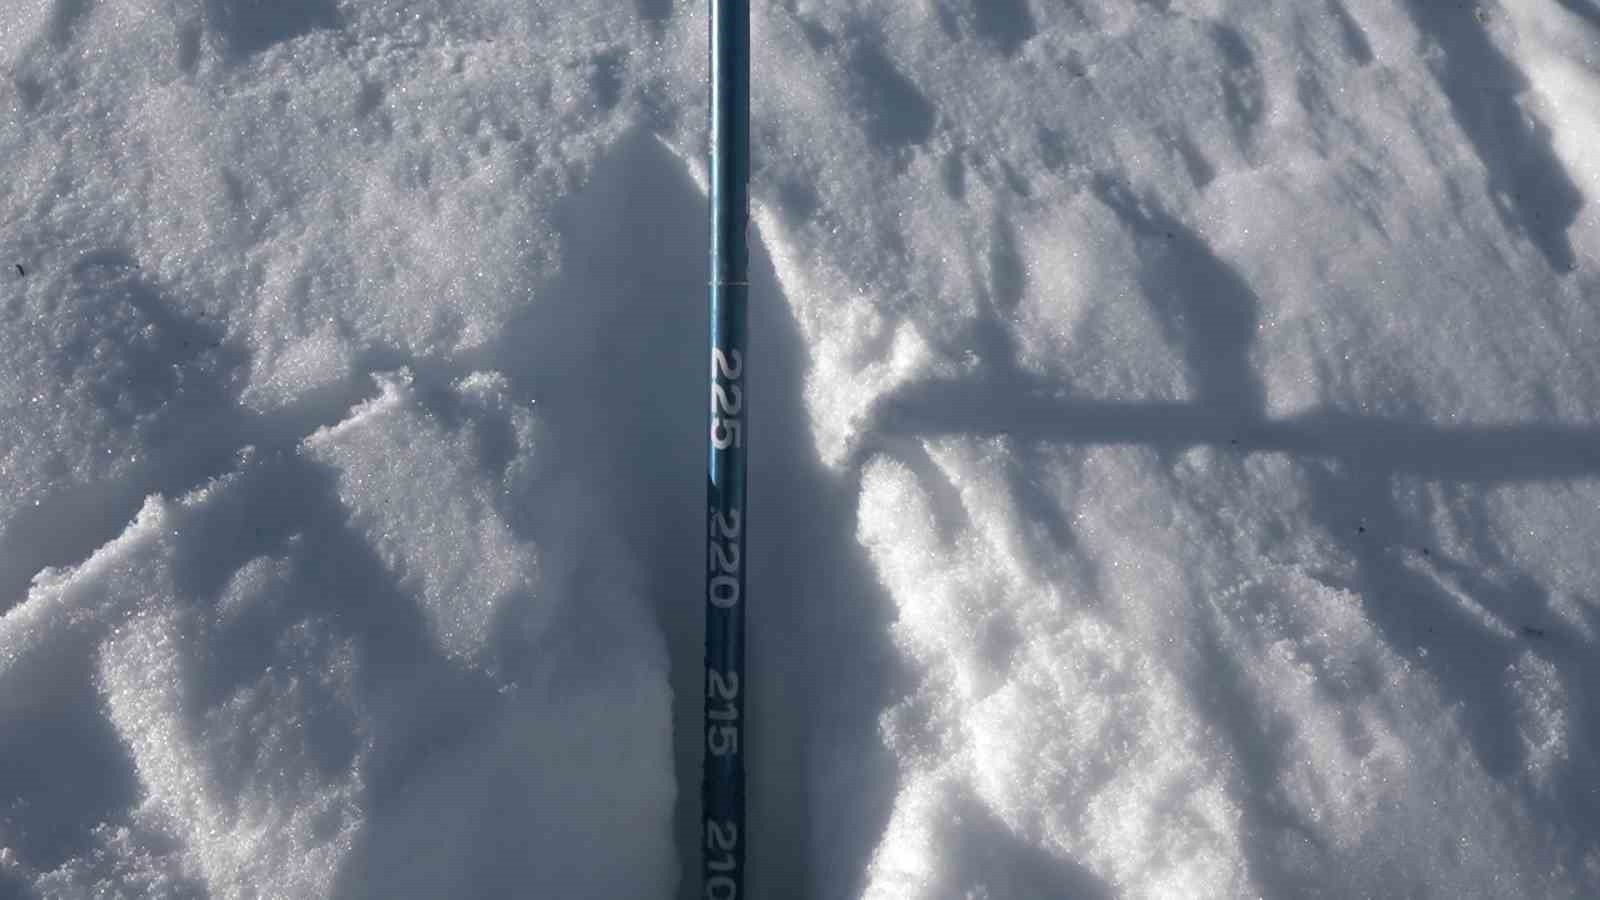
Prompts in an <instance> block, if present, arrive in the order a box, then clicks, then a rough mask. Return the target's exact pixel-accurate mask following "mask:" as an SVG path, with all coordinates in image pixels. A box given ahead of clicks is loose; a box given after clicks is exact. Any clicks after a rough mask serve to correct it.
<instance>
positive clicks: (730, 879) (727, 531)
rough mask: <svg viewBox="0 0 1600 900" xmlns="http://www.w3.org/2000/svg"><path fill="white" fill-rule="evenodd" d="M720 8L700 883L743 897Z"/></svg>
mask: <svg viewBox="0 0 1600 900" xmlns="http://www.w3.org/2000/svg"><path fill="white" fill-rule="evenodd" d="M710 3H711V291H710V293H711V356H710V360H709V363H710V374H711V378H710V386H711V392H710V402H711V420H710V442H709V443H710V459H709V465H708V472H707V475H708V476H709V477H708V481H707V491H706V495H707V498H708V500H709V503H708V504H707V507H708V513H707V515H706V534H707V538H708V542H707V550H706V683H705V692H706V693H705V699H706V715H705V734H706V745H705V764H704V769H703V772H702V781H701V786H700V794H701V806H702V816H701V832H702V833H701V843H700V847H701V860H702V864H701V884H702V889H703V893H702V896H703V897H704V898H706V900H742V898H743V897H744V896H745V894H744V859H745V844H746V839H747V833H746V829H745V821H744V753H745V750H746V749H747V747H746V743H745V739H744V736H745V728H744V723H745V709H744V696H745V687H746V686H745V682H744V610H745V600H746V597H745V590H744V570H745V566H744V560H745V552H744V546H745V532H746V525H747V523H746V522H745V505H744V496H745V495H744V488H745V444H746V442H747V440H748V437H749V436H748V435H747V434H746V429H745V422H746V419H745V412H746V408H747V403H746V399H747V398H746V397H745V392H744V388H745V384H744V377H745V364H746V362H747V356H746V353H745V304H746V300H747V298H748V296H749V293H750V249H749V246H748V244H747V242H746V238H745V230H746V227H747V225H748V223H749V218H750V216H749V181H750V3H749V0H710Z"/></svg>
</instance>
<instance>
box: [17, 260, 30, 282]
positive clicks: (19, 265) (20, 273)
mask: <svg viewBox="0 0 1600 900" xmlns="http://www.w3.org/2000/svg"><path fill="white" fill-rule="evenodd" d="M27 274H28V273H27V272H26V271H24V270H23V268H22V263H17V277H18V278H22V277H25V276H26V275H27Z"/></svg>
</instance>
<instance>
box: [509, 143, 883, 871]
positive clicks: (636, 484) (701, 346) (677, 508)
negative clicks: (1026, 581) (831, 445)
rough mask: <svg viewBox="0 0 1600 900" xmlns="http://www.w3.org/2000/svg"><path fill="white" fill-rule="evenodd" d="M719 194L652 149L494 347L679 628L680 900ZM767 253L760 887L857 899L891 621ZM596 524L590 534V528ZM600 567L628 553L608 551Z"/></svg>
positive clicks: (693, 766) (755, 515)
mask: <svg viewBox="0 0 1600 900" xmlns="http://www.w3.org/2000/svg"><path fill="white" fill-rule="evenodd" d="M705 204H706V199H705V195H704V194H703V193H702V192H701V191H700V190H698V189H697V188H696V187H695V185H694V183H693V181H691V179H690V178H689V176H688V173H687V171H686V166H685V164H684V163H683V162H682V161H681V160H680V159H678V158H677V157H676V156H674V155H673V154H672V153H671V152H670V151H668V150H667V149H665V148H664V147H663V146H662V145H661V144H660V143H659V142H658V141H657V140H656V139H655V138H654V137H653V136H651V135H649V134H647V133H644V132H636V133H634V134H632V135H630V136H628V137H625V138H624V139H623V140H622V141H620V142H619V144H618V149H617V150H616V151H615V152H614V153H613V154H612V155H611V156H610V157H609V158H608V159H605V160H602V161H601V162H600V163H599V164H597V165H596V166H595V168H594V169H593V171H592V174H591V176H590V179H589V183H588V185H587V187H586V188H584V189H583V190H581V191H579V192H578V194H577V195H576V196H575V197H574V198H573V199H572V201H571V202H570V203H568V204H567V205H566V206H565V207H564V209H563V211H562V213H561V217H560V219H559V220H558V225H559V227H560V229H561V233H562V235H563V255H562V266H563V269H562V272H561V274H560V275H559V276H558V278H557V279H556V284H555V285H554V286H553V287H552V288H551V289H550V290H549V291H548V292H541V295H540V298H539V299H538V300H536V301H535V304H534V306H533V307H532V308H530V309H529V310H528V312H527V314H526V315H525V316H524V317H523V318H522V319H521V320H520V321H517V322H514V323H512V324H511V325H510V326H509V327H508V328H507V330H506V337H505V339H504V342H503V343H502V345H501V346H500V347H499V348H498V349H497V350H496V351H494V353H495V356H496V361H497V364H498V367H499V368H500V369H501V370H502V371H506V372H507V373H509V374H510V375H511V376H512V377H513V378H514V379H516V381H517V383H518V386H519V389H520V390H522V391H525V392H526V393H527V394H528V395H529V396H531V397H532V398H533V399H534V401H535V403H536V405H535V410H536V411H538V412H539V414H540V418H541V419H542V420H543V422H544V423H545V425H546V426H548V427H549V430H550V434H551V435H552V436H553V437H554V442H553V443H554V446H553V448H552V453H553V457H554V458H553V462H554V465H555V467H556V468H557V469H559V470H560V471H563V472H566V473H570V474H571V475H572V476H573V477H575V478H577V479H578V480H579V481H580V482H581V483H582V484H583V485H585V486H586V489H585V495H584V496H585V498H586V502H587V503H590V504H593V505H594V507H595V509H594V512H595V514H597V515H600V516H602V517H603V518H604V520H605V521H609V522H611V523H613V524H614V526H615V529H616V532H617V533H616V535H615V552H617V553H618V554H621V555H623V556H625V557H631V558H632V559H633V560H634V561H635V562H636V563H637V565H638V566H639V568H640V571H641V573H642V575H643V581H644V585H645V593H646V595H647V596H646V600H647V601H648V603H649V604H650V606H651V607H652V608H653V609H654V610H655V613H656V616H657V618H658V620H659V622H660V625H661V627H662V629H663V631H664V632H665V635H666V639H667V644H668V649H669V653H670V659H671V666H672V676H671V678H672V688H673V694H674V700H673V710H672V719H673V723H674V737H673V753H674V758H675V771H676V781H677V786H678V800H677V813H676V817H675V822H674V833H675V834H676V835H677V838H678V841H679V847H678V851H679V862H680V866H681V882H680V889H679V896H681V897H686V898H687V897H697V896H699V884H698V877H697V875H696V873H697V872H698V871H699V847H698V841H696V840H695V838H694V836H695V835H698V834H699V833H700V827H699V822H698V810H699V805H700V797H699V786H700V764H701V753H702V743H703V741H702V740H701V733H702V728H701V725H702V723H701V716H702V703H703V690H704V688H703V679H704V663H703V643H704V627H705V626H704V599H703V598H704V590H705V577H706V574H705V553H706V546H705V544H706V534H705V530H704V521H705V519H704V514H703V510H704V508H705V507H704V504H705V502H706V481H705V477H706V476H705V469H706V453H707V437H706V427H707V416H708V410H709V399H708V396H707V394H706V391H707V371H708V369H707V367H708V365H709V363H708V350H707V348H708V347H709V339H708V318H707V307H706V293H707V278H708V271H707V252H708V235H707V232H706V227H705ZM752 237H753V239H752V241H751V265H750V280H751V291H750V296H751V308H750V322H751V326H750V355H749V362H748V364H747V370H748V372H749V375H748V381H749V394H748V396H749V402H750V413H749V422H750V450H749V452H750V463H749V465H750V469H749V471H750V487H749V520H750V522H749V525H750V531H749V538H748V545H747V550H746V552H747V553H748V554H749V557H750V561H749V569H748V571H749V575H748V576H747V577H748V579H749V581H748V591H749V594H748V598H749V600H748V602H749V620H748V623H749V624H748V626H747V627H748V629H749V633H748V638H747V652H748V659H747V663H746V666H747V674H746V677H747V680H748V684H749V690H750V694H749V700H748V703H749V715H750V723H749V727H748V730H747V732H746V735H747V740H748V752H747V757H746V759H747V765H748V767H749V774H748V778H749V782H748V787H747V791H748V796H747V803H748V809H749V813H748V814H749V821H750V824H751V834H750V842H749V851H748V852H749V857H748V865H749V872H750V875H749V883H750V884H751V888H752V892H753V893H755V894H758V895H760V896H763V897H795V898H806V897H816V896H842V895H844V894H846V893H848V891H849V890H850V889H851V888H855V887H858V886H856V885H854V884H852V883H851V880H852V879H855V878H857V877H859V875H860V873H861V872H863V871H864V869H865V867H866V863H867V857H868V854H870V852H871V850H872V848H873V847H874V846H875V845H876V843H877V836H878V835H879V834H880V833H881V831H882V826H883V824H884V823H885V822H886V821H887V818H888V813H889V807H890V803H891V802H892V798H893V794H894V787H895V772H896V770H895V767H894V764H893V761H892V759H891V758H890V757H889V756H888V754H887V751H886V750H885V749H884V748H883V747H882V745H881V742H880V741H879V739H878V730H877V717H878V714H879V712H880V711H881V710H882V709H883V708H885V707H886V706H887V705H888V702H889V699H888V698H889V692H890V691H891V690H892V681H893V672H892V669H893V666H894V665H895V663H894V662H893V654H892V653H891V652H890V649H889V648H888V646H887V644H886V635H887V631H888V628H887V626H888V620H889V616H890V613H889V611H888V603H887V601H886V600H885V598H884V597H883V596H882V593H881V589H880V588H879V586H878V584H877V581H876V578H875V577H874V576H873V574H872V572H871V570H870V569H869V568H868V565H867V563H866V562H865V561H864V559H863V558H862V555H861V551H860V550H859V548H858V547H857V546H856V543H855V540H854V535H855V505H854V504H855V498H854V493H853V491H852V490H851V489H850V485H849V484H846V483H844V482H843V481H842V480H841V479H838V478H835V477H831V476H829V475H828V474H827V473H826V471H825V470H824V469H823V467H822V465H821V462H820V461H819V459H818V457H817V455H816V452H815V450H814V446H813V441H812V439H811V435H810V432H809V418H808V416H807V414H806V411H805V407H804V406H803V403H802V399H801V392H802V387H803V385H802V381H803V376H804V368H805V365H806V363H805V356H804V352H805V351H804V346H803V343H802V341H801V338H800V336H799V334H798V331H797V328H796V325H795V323H794V321H793V319H792V316H791V314H790V311H789V308H788V305H787V303H786V302H785V301H784V299H783V294H782V290H781V288H780V287H779V285H778V282H777V278H776V275H775V273H774V271H773V267H772V263H771V260H770V258H769V256H768V255H767V252H766V250H765V247H764V245H763V244H762V242H761V241H760V239H759V236H758V235H753V236H752ZM590 512H591V511H590V510H588V509H574V510H571V511H570V515H572V516H574V517H579V516H586V515H589V514H590ZM589 550H590V552H592V553H593V554H594V557H595V559H594V562H595V564H596V565H605V564H606V556H607V554H608V553H609V552H611V551H610V550H608V548H606V547H603V546H595V547H592V548H589Z"/></svg>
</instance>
